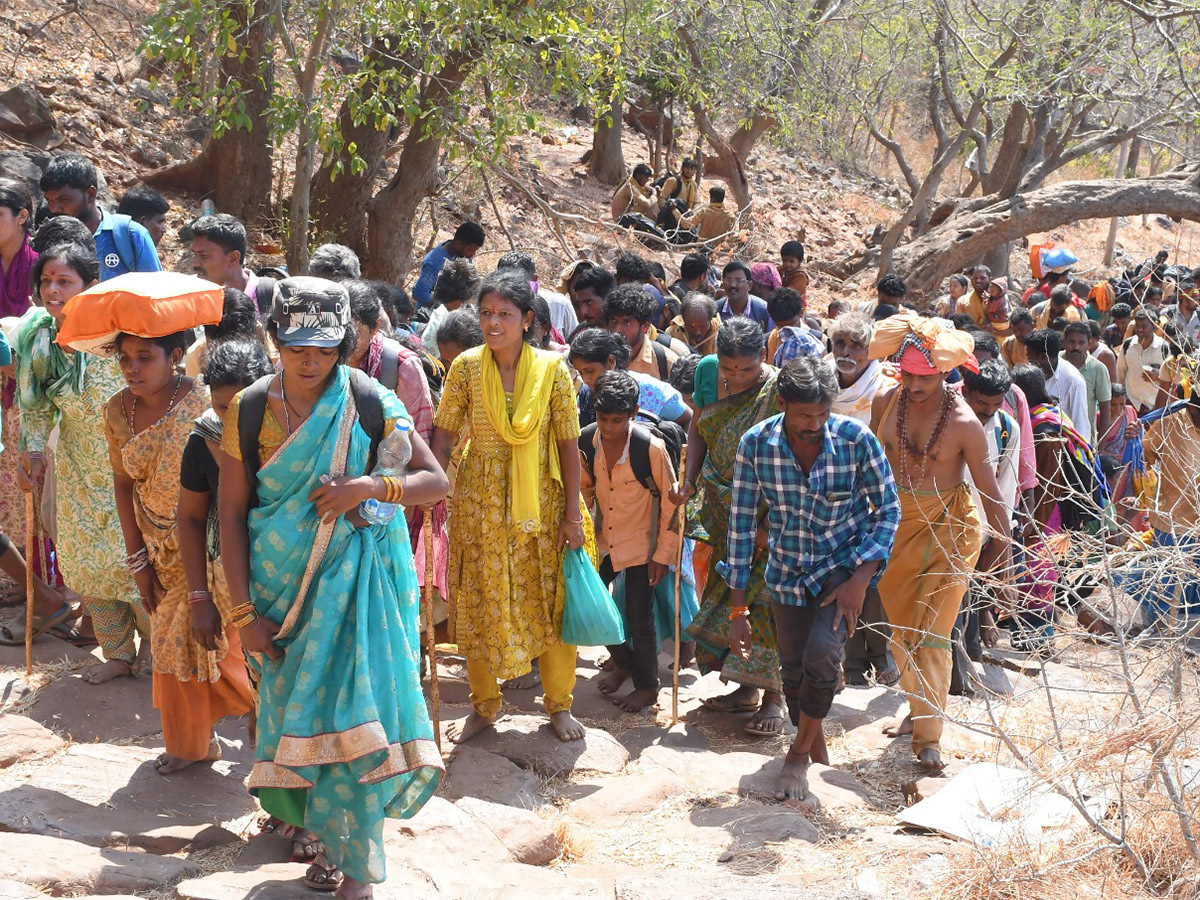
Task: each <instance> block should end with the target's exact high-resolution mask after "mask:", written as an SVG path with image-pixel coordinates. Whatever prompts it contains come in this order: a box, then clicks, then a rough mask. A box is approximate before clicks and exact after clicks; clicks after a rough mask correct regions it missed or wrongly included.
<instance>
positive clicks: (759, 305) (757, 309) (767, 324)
mask: <svg viewBox="0 0 1200 900" xmlns="http://www.w3.org/2000/svg"><path fill="white" fill-rule="evenodd" d="M717 314H718V315H719V316H720V317H721V321H722V322H725V321H727V320H729V319H731V318H733V315H734V312H733V307H731V306H730V305H729V298H728V297H727V298H725V299H724V300H722V301H721V303H720V305H718V306H717ZM742 315H744V316H745V317H746V318H747V319H753V320H754V321H755V322H757V323H758V324H759V325H761V326H762V330H763V334H768V333H770V332H771V331H773V330H774V328H775V323H774V322H773V321H771V314H770V313H768V312H767V301H766V300H764V299H762V297H755V296H754V295H753V294H751V295H750V300H749V302H748V303H747V304H746V311H745V312H744V313H742Z"/></svg>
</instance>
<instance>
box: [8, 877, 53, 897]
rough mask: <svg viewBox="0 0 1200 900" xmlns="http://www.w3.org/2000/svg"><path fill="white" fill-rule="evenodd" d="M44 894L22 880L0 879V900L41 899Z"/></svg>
mask: <svg viewBox="0 0 1200 900" xmlns="http://www.w3.org/2000/svg"><path fill="white" fill-rule="evenodd" d="M45 896H46V895H45V894H43V893H42V892H41V891H39V890H38V889H37V888H35V887H32V886H30V885H28V884H26V883H25V882H23V881H9V880H8V879H0V900H43V898H44V897H45Z"/></svg>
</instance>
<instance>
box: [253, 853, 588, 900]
mask: <svg viewBox="0 0 1200 900" xmlns="http://www.w3.org/2000/svg"><path fill="white" fill-rule="evenodd" d="M389 859H390V858H389ZM409 864H410V865H411V866H412V868H413V870H414V872H415V874H416V875H417V876H424V877H425V878H426V879H427V881H428V882H429V883H430V884H432V885H433V887H434V888H435V889H436V890H438V891H439V892H440V894H439V896H445V897H448V898H449V897H453V898H454V900H464V898H470V900H536V898H540V897H545V898H553V900H601V898H602V897H605V896H606V895H605V894H604V893H602V892H601V890H600V888H599V886H598V885H597V884H595V883H594V882H591V881H585V880H583V879H577V878H572V877H571V876H570V875H568V874H567V873H566V872H564V871H562V870H560V869H556V868H543V867H539V866H522V865H520V864H518V863H497V864H495V865H489V866H486V867H480V866H464V865H461V864H458V865H456V864H455V863H454V860H453V858H451V857H446V856H441V857H437V858H426V857H419V858H417V859H413V860H411V861H410V862H409ZM389 880H390V870H389ZM254 900H258V898H257V897H255V898H254Z"/></svg>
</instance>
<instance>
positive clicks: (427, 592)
mask: <svg viewBox="0 0 1200 900" xmlns="http://www.w3.org/2000/svg"><path fill="white" fill-rule="evenodd" d="M423 512H424V516H425V520H424V521H423V522H422V523H421V536H422V538H423V539H424V541H425V587H424V589H423V590H422V591H421V593H422V594H423V595H424V597H425V643H426V645H427V646H428V652H429V705H430V712H432V714H433V741H434V743H435V744H437V748H438V752H439V753H441V752H442V717H441V715H440V714H439V709H438V707H439V706H440V705H441V698H440V696H439V692H438V671H437V636H436V634H435V633H434V625H433V507H429V508H428V509H425V510H424V511H423Z"/></svg>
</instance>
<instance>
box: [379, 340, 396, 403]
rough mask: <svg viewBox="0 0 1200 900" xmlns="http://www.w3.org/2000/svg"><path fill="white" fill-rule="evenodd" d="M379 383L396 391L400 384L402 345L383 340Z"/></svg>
mask: <svg viewBox="0 0 1200 900" xmlns="http://www.w3.org/2000/svg"><path fill="white" fill-rule="evenodd" d="M379 383H380V384H382V385H383V386H384V387H385V388H387V389H388V390H389V391H394V390H396V385H397V384H399V383H400V345H399V344H398V343H396V342H395V341H393V340H389V339H388V338H384V340H383V355H382V357H381V360H380V369H379Z"/></svg>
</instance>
